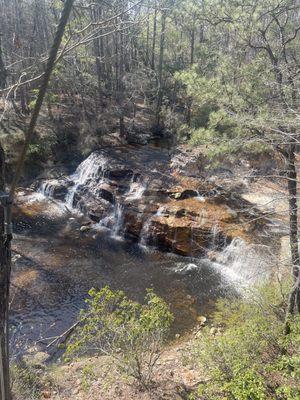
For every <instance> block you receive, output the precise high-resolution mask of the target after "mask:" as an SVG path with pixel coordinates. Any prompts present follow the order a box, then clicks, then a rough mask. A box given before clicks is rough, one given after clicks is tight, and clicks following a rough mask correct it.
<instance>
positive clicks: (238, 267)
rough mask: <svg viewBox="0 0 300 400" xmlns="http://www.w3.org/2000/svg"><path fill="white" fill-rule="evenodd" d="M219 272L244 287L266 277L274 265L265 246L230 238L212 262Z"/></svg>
mask: <svg viewBox="0 0 300 400" xmlns="http://www.w3.org/2000/svg"><path fill="white" fill-rule="evenodd" d="M213 266H214V268H216V269H217V270H218V271H219V272H221V274H222V275H223V276H224V277H225V278H226V279H227V280H228V281H229V282H232V283H235V284H237V286H238V287H240V288H241V287H245V286H249V285H250V284H253V283H255V282H259V281H260V282H261V281H263V280H264V279H266V278H267V277H268V276H269V275H270V273H271V271H272V268H273V266H274V259H273V257H272V255H271V253H270V250H269V248H268V247H267V246H263V245H255V244H248V243H246V242H245V241H244V240H242V239H240V238H235V239H233V240H232V242H231V243H230V245H228V246H227V247H226V248H225V249H224V250H223V251H222V252H220V253H216V255H215V261H214V262H213Z"/></svg>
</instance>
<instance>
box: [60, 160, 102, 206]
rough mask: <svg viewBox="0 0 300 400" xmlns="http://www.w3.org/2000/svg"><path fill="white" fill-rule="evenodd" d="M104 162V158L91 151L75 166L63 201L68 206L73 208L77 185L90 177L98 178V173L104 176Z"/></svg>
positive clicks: (83, 183) (85, 181) (82, 183)
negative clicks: (71, 184)
mask: <svg viewBox="0 0 300 400" xmlns="http://www.w3.org/2000/svg"><path fill="white" fill-rule="evenodd" d="M106 164H107V159H106V158H104V157H100V156H99V154H97V153H92V154H91V155H90V156H89V157H88V158H87V159H85V160H84V161H83V162H82V163H81V164H80V165H79V166H78V167H77V169H76V171H75V172H74V174H73V175H71V176H70V179H71V180H72V181H73V182H74V185H73V186H72V188H71V189H69V191H68V194H67V196H66V200H65V202H66V206H67V207H68V208H71V209H73V208H74V196H75V194H76V192H77V190H78V188H79V186H81V185H85V184H86V183H87V181H89V180H90V179H94V178H99V175H100V176H101V177H102V178H104V174H105V166H106Z"/></svg>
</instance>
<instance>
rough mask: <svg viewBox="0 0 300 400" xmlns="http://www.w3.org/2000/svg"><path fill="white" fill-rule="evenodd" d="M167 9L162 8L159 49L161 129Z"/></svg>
mask: <svg viewBox="0 0 300 400" xmlns="http://www.w3.org/2000/svg"><path fill="white" fill-rule="evenodd" d="M166 20H167V13H166V10H165V9H164V10H162V14H161V34H160V50H159V66H158V97H157V110H156V128H157V130H158V131H159V130H160V113H161V107H162V100H163V64H164V50H165V31H166Z"/></svg>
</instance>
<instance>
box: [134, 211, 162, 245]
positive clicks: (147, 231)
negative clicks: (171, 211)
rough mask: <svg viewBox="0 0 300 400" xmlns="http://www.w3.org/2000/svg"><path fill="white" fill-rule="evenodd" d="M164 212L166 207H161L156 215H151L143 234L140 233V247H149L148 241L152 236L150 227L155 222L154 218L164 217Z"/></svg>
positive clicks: (143, 228)
mask: <svg viewBox="0 0 300 400" xmlns="http://www.w3.org/2000/svg"><path fill="white" fill-rule="evenodd" d="M163 211H164V207H163V206H162V207H159V209H158V210H157V211H156V213H155V214H154V215H151V216H150V217H149V218H148V219H147V220H146V222H145V223H144V225H143V227H142V230H141V233H140V238H139V245H140V246H142V247H147V243H148V239H149V236H150V226H151V223H152V221H153V218H155V217H159V216H160V215H162V213H163Z"/></svg>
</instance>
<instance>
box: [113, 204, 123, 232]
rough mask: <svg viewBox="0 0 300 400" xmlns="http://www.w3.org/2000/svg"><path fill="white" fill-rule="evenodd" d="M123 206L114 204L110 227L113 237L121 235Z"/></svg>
mask: <svg viewBox="0 0 300 400" xmlns="http://www.w3.org/2000/svg"><path fill="white" fill-rule="evenodd" d="M123 210H124V207H123V206H121V205H120V204H116V206H115V210H114V226H113V228H112V236H113V237H114V238H118V237H120V236H121V235H120V234H121V231H122V227H123V222H124V213H123Z"/></svg>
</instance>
